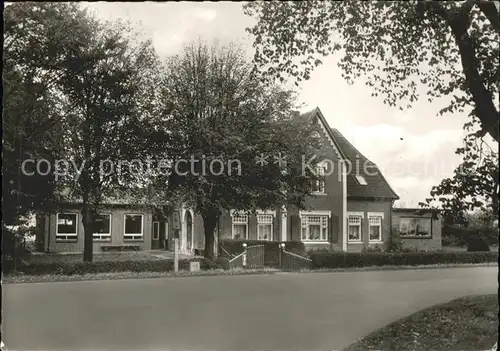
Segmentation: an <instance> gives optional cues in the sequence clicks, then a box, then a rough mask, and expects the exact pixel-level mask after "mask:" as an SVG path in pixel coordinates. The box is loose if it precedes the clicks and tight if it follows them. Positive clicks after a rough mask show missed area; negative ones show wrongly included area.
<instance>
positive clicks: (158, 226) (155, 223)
mask: <svg viewBox="0 0 500 351" xmlns="http://www.w3.org/2000/svg"><path fill="white" fill-rule="evenodd" d="M155 226H156V227H157V228H158V230H157V232H156V235H155ZM153 240H160V222H158V221H154V222H153Z"/></svg>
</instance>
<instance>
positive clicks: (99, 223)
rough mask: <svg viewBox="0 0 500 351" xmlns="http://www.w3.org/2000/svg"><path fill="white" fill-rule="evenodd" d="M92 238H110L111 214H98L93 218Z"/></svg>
mask: <svg viewBox="0 0 500 351" xmlns="http://www.w3.org/2000/svg"><path fill="white" fill-rule="evenodd" d="M93 236H94V240H110V239H111V215H110V214H98V215H96V216H95V218H94V235H93Z"/></svg>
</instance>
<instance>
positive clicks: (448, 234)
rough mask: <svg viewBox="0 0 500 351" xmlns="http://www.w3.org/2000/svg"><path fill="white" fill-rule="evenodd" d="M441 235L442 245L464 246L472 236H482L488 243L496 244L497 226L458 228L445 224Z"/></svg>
mask: <svg viewBox="0 0 500 351" xmlns="http://www.w3.org/2000/svg"><path fill="white" fill-rule="evenodd" d="M441 235H442V238H443V245H444V246H466V245H467V243H468V241H469V239H470V238H471V237H473V236H476V237H480V238H483V239H484V240H485V241H486V242H487V243H488V244H489V245H498V228H474V227H467V228H460V227H453V226H446V225H445V226H443V228H442V231H441ZM447 243H448V244H447Z"/></svg>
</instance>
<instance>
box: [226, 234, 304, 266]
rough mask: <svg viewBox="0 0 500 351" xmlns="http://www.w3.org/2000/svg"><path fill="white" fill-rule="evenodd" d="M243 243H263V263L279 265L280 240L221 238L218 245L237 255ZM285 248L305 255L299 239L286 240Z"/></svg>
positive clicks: (302, 244) (250, 244) (251, 244)
mask: <svg viewBox="0 0 500 351" xmlns="http://www.w3.org/2000/svg"><path fill="white" fill-rule="evenodd" d="M243 243H246V244H247V247H248V246H254V245H264V265H265V266H269V267H277V266H278V265H279V250H280V247H279V245H280V244H281V241H266V240H221V242H220V245H221V246H222V247H223V248H224V249H225V250H226V251H228V252H229V253H230V254H232V255H239V254H240V253H242V252H243ZM285 245H286V247H285V249H286V250H287V251H290V252H293V253H296V254H299V255H305V252H306V248H305V246H304V243H303V242H301V241H286V242H285Z"/></svg>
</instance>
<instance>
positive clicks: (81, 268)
mask: <svg viewBox="0 0 500 351" xmlns="http://www.w3.org/2000/svg"><path fill="white" fill-rule="evenodd" d="M189 262H200V269H202V270H207V269H223V268H225V266H224V262H222V261H210V260H208V259H206V258H196V259H183V260H179V269H180V270H187V269H189ZM173 270H174V261H173V260H129V261H100V262H48V263H37V264H23V265H21V266H20V267H18V271H19V272H22V273H24V274H29V275H44V274H60V275H75V274H78V275H80V274H97V273H118V272H171V271H173Z"/></svg>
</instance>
